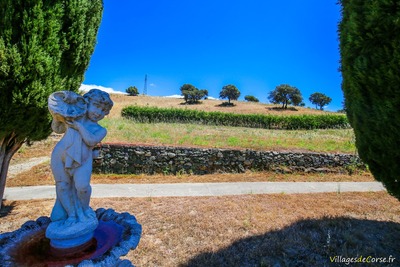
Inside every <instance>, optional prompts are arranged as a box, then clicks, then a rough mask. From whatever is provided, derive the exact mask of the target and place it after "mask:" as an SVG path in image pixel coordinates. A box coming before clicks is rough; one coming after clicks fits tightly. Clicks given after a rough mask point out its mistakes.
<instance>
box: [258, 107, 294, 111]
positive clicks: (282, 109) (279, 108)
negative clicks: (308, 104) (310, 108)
mask: <svg viewBox="0 0 400 267" xmlns="http://www.w3.org/2000/svg"><path fill="white" fill-rule="evenodd" d="M266 109H268V110H275V111H299V110H298V109H296V108H295V107H287V108H282V107H272V108H270V107H266Z"/></svg>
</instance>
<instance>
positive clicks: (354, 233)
mask: <svg viewBox="0 0 400 267" xmlns="http://www.w3.org/2000/svg"><path fill="white" fill-rule="evenodd" d="M399 238H400V224H398V223H393V222H380V221H370V220H358V219H352V218H346V217H339V218H323V219H318V220H313V219H309V220H302V221H298V222H296V223H294V224H292V225H290V226H288V227H286V228H283V229H281V230H278V231H271V232H267V233H265V234H263V235H258V236H251V237H248V238H244V239H240V240H237V241H235V242H234V243H232V244H231V245H230V246H228V247H226V248H224V249H221V250H219V251H215V252H207V253H202V254H199V255H197V256H195V257H194V258H192V259H190V260H189V261H188V262H187V263H185V264H182V265H180V266H182V267H183V266H240V267H246V266H400V248H399ZM340 256H341V257H342V258H340ZM360 256H362V257H363V258H365V259H366V260H367V259H368V260H369V261H370V262H371V263H350V265H346V264H345V263H344V262H340V261H341V260H343V259H344V258H348V257H349V258H359V257H360ZM369 256H371V257H372V258H375V257H377V258H382V257H383V258H386V259H387V260H388V261H389V259H390V260H393V258H394V260H393V262H392V263H391V264H389V263H373V262H372V261H373V259H372V258H368V257H369ZM335 257H336V258H335ZM335 261H336V262H335Z"/></svg>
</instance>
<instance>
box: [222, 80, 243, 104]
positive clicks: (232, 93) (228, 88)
mask: <svg viewBox="0 0 400 267" xmlns="http://www.w3.org/2000/svg"><path fill="white" fill-rule="evenodd" d="M239 96H240V91H239V89H237V88H236V86H234V85H232V84H228V85H225V86H224V87H222V90H221V92H220V93H219V97H220V98H222V99H225V98H228V104H231V100H237V99H238V98H239Z"/></svg>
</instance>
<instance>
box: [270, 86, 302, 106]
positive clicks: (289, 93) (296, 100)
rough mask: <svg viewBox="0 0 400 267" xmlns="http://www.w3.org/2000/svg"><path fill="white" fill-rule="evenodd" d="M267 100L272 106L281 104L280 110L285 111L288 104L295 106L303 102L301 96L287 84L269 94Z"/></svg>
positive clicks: (297, 90) (294, 88)
mask: <svg viewBox="0 0 400 267" xmlns="http://www.w3.org/2000/svg"><path fill="white" fill-rule="evenodd" d="M268 100H269V101H271V103H274V104H280V103H282V109H287V105H288V104H293V105H295V106H298V105H300V104H301V103H302V101H303V96H302V95H301V92H300V90H299V89H297V88H296V87H293V86H290V85H288V84H281V85H278V86H277V87H275V90H273V91H271V92H270V93H269V95H268Z"/></svg>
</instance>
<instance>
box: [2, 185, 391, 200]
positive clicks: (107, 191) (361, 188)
mask: <svg viewBox="0 0 400 267" xmlns="http://www.w3.org/2000/svg"><path fill="white" fill-rule="evenodd" d="M92 188H93V192H92V197H93V198H106V197H186V196H226V195H245V194H303V193H322V192H338V193H340V192H376V191H384V190H385V188H384V187H383V185H382V184H381V183H378V182H247V183H246V182H245V183H176V184H93V185H92ZM55 195H56V193H55V187H54V186H29V187H6V189H5V194H4V198H5V199H7V200H29V199H46V198H55Z"/></svg>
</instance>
